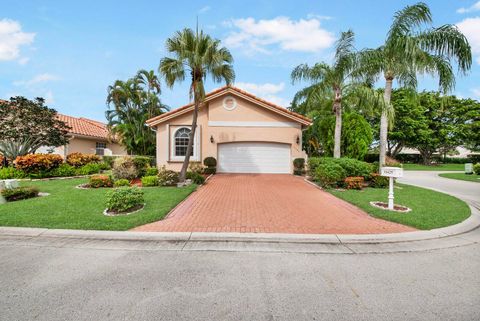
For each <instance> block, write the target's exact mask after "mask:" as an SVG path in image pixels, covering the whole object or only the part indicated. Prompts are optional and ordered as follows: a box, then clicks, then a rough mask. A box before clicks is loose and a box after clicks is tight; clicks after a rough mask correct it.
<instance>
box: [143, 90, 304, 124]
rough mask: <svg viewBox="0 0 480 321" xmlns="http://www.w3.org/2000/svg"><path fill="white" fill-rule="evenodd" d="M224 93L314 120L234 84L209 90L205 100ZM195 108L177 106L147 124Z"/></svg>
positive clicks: (277, 110)
mask: <svg viewBox="0 0 480 321" xmlns="http://www.w3.org/2000/svg"><path fill="white" fill-rule="evenodd" d="M223 93H232V94H236V95H237V96H240V97H244V98H251V99H253V100H255V101H256V102H257V103H258V104H259V105H261V106H264V107H266V108H268V109H270V110H272V111H274V112H277V113H279V114H282V115H284V116H286V117H288V118H291V119H293V120H296V121H298V122H300V123H302V124H304V125H311V123H312V120H311V119H310V118H308V117H305V116H303V115H300V114H298V113H295V112H293V111H290V110H288V109H286V108H283V107H281V106H279V105H276V104H274V103H271V102H269V101H267V100H264V99H262V98H260V97H257V96H255V95H253V94H250V93H248V92H246V91H244V90H242V89H240V88H237V87H234V86H231V85H227V86H223V87H221V88H218V89H215V90H214V91H211V92H209V93H208V94H206V95H205V101H209V100H211V99H213V98H216V97H218V96H220V95H222V94H223ZM193 108H194V104H193V103H190V104H187V105H185V106H182V107H180V108H177V109H174V110H172V111H169V112H167V113H165V114H161V115H159V116H156V117H153V118H150V119H149V120H147V125H149V126H155V125H157V124H159V123H161V122H163V121H166V120H168V119H170V118H173V117H175V115H176V114H179V115H180V114H183V113H184V112H188V111H190V109H192V110H193Z"/></svg>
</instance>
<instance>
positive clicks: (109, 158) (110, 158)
mask: <svg viewBox="0 0 480 321" xmlns="http://www.w3.org/2000/svg"><path fill="white" fill-rule="evenodd" d="M116 158H118V157H117V156H103V158H102V160H103V162H104V163H105V164H107V165H108V166H109V167H110V168H112V167H113V162H114V161H115V159H116Z"/></svg>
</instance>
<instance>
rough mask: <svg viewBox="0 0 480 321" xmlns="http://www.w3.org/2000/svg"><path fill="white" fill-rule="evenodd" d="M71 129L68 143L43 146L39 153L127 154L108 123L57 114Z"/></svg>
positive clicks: (64, 154)
mask: <svg viewBox="0 0 480 321" xmlns="http://www.w3.org/2000/svg"><path fill="white" fill-rule="evenodd" d="M57 118H58V119H60V120H61V121H63V122H65V123H66V124H67V125H68V126H69V127H71V129H70V130H69V133H68V145H65V146H59V147H48V146H42V147H40V148H39V149H38V150H37V153H54V154H59V155H62V156H63V157H66V156H67V155H68V154H71V153H75V152H79V153H84V154H97V155H126V154H127V151H126V149H125V148H124V147H123V146H122V145H120V144H119V143H118V142H117V141H116V140H115V139H114V138H113V137H112V135H110V132H109V130H108V128H107V125H106V124H104V123H101V122H99V121H96V120H92V119H88V118H83V117H80V118H77V117H72V116H67V115H63V114H57Z"/></svg>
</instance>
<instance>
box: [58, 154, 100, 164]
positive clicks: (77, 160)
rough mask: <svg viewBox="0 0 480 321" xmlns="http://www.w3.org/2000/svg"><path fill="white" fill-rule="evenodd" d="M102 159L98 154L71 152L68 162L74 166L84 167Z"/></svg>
mask: <svg viewBox="0 0 480 321" xmlns="http://www.w3.org/2000/svg"><path fill="white" fill-rule="evenodd" d="M101 160H102V159H101V158H100V156H98V155H94V154H83V153H71V154H68V155H67V160H66V161H67V164H69V165H72V166H74V167H82V166H85V165H87V164H90V163H100V161H101Z"/></svg>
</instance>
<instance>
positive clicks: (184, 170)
mask: <svg viewBox="0 0 480 321" xmlns="http://www.w3.org/2000/svg"><path fill="white" fill-rule="evenodd" d="M194 100H195V108H194V109H193V119H192V128H191V130H190V137H189V140H188V145H187V153H186V155H185V159H184V161H183V165H182V170H181V171H180V176H179V179H178V180H179V182H180V183H183V182H185V176H186V174H187V169H188V164H189V163H190V154H192V150H193V141H194V139H195V132H196V130H197V118H198V107H199V106H200V102H199V97H198V96H197V94H196V93H195V94H194Z"/></svg>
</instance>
